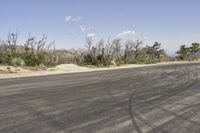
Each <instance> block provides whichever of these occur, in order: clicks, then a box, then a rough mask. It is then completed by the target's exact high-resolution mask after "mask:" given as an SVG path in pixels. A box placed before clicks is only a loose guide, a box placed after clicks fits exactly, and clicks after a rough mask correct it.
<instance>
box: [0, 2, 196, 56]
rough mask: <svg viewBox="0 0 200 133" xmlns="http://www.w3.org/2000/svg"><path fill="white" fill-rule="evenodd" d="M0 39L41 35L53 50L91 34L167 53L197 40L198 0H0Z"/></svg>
mask: <svg viewBox="0 0 200 133" xmlns="http://www.w3.org/2000/svg"><path fill="white" fill-rule="evenodd" d="M0 2H1V3H0V4H1V8H0V18H1V19H0V37H1V38H5V37H6V35H7V33H8V32H9V31H11V32H12V31H16V30H17V31H18V32H19V34H20V38H19V39H20V41H23V40H24V39H25V38H26V37H27V36H28V33H32V34H33V35H35V36H36V37H39V36H42V34H47V35H48V37H49V40H52V41H53V40H55V41H56V46H57V47H58V48H66V49H70V48H79V47H80V48H83V47H84V39H85V37H86V36H87V35H90V36H94V38H96V39H98V38H102V37H103V38H107V37H108V36H111V37H113V38H114V37H122V38H125V39H127V38H130V39H137V38H139V39H142V40H144V42H146V43H147V44H152V43H153V42H154V41H158V42H160V43H162V45H163V48H165V49H167V52H168V53H173V52H175V51H176V50H177V48H178V47H179V46H180V45H181V44H190V43H192V42H199V41H200V10H199V9H200V1H199V0H0Z"/></svg>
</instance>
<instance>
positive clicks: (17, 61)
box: [12, 57, 25, 66]
mask: <svg viewBox="0 0 200 133" xmlns="http://www.w3.org/2000/svg"><path fill="white" fill-rule="evenodd" d="M12 65H14V66H25V62H24V60H23V59H22V58H19V57H15V58H13V59H12Z"/></svg>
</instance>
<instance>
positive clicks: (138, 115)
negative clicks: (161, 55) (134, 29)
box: [0, 64, 200, 133]
mask: <svg viewBox="0 0 200 133" xmlns="http://www.w3.org/2000/svg"><path fill="white" fill-rule="evenodd" d="M199 75H200V64H187V65H186V64H185V65H183V64H182V65H165V66H153V67H143V68H132V69H123V70H112V71H101V72H89V73H80V74H79V73H76V74H60V75H51V76H41V77H26V78H16V79H0V133H146V132H147V133H193V132H194V133H199V132H200V82H199V81H200V78H199Z"/></svg>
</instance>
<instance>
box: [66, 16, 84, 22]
mask: <svg viewBox="0 0 200 133" xmlns="http://www.w3.org/2000/svg"><path fill="white" fill-rule="evenodd" d="M82 19H83V17H80V16H78V17H74V16H66V17H65V21H66V22H78V21H81V20H82Z"/></svg>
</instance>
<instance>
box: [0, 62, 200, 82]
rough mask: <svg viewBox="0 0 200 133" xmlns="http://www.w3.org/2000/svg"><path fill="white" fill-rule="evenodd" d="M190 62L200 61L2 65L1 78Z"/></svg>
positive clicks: (0, 68) (0, 69) (0, 67)
mask: <svg viewBox="0 0 200 133" xmlns="http://www.w3.org/2000/svg"><path fill="white" fill-rule="evenodd" d="M188 63H200V61H192V62H188V61H179V62H162V63H157V64H130V65H122V66H111V67H104V68H96V67H93V68H91V67H84V66H78V65H75V64H62V65H58V66H56V67H52V68H47V70H38V71H35V70H30V69H23V68H21V67H13V66H0V79H2V78H18V77H30V76H42V75H52V74H63V73H80V72H92V71H103V70H116V69H125V68H137V67H147V66H158V65H169V64H188Z"/></svg>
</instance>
